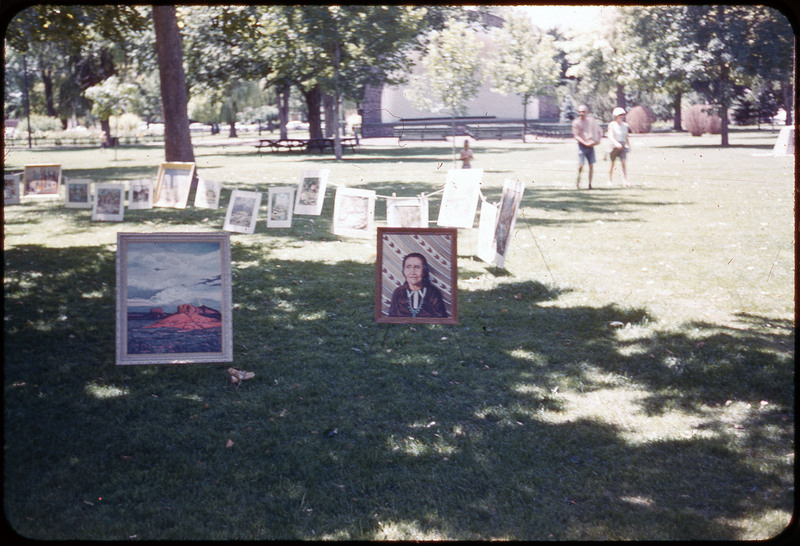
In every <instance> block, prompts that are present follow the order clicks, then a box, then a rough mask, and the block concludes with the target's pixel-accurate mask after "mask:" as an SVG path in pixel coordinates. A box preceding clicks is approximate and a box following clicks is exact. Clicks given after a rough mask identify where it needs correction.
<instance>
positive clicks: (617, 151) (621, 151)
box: [609, 148, 628, 161]
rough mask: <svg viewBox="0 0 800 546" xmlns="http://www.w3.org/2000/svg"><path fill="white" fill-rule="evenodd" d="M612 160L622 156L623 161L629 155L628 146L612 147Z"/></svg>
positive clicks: (610, 155)
mask: <svg viewBox="0 0 800 546" xmlns="http://www.w3.org/2000/svg"><path fill="white" fill-rule="evenodd" d="M609 157H610V158H611V161H614V160H615V159H617V158H620V159H621V160H622V161H625V159H626V158H627V157H628V149H627V148H611V153H610V154H609Z"/></svg>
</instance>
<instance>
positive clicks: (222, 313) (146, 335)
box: [116, 232, 233, 365]
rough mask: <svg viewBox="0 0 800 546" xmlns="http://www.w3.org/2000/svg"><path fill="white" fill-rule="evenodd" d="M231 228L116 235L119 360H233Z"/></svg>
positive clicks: (170, 361)
mask: <svg viewBox="0 0 800 546" xmlns="http://www.w3.org/2000/svg"><path fill="white" fill-rule="evenodd" d="M231 301H232V300H231V255H230V234H228V233H221V232H216V233H118V234H117V331H116V340H117V359H116V360H117V365H126V364H190V363H196V362H231V361H232V360H233V338H232V333H233V325H232V320H231Z"/></svg>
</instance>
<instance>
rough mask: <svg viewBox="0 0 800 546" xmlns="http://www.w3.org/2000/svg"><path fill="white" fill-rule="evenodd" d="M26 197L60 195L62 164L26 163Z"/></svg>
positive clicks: (24, 179)
mask: <svg viewBox="0 0 800 546" xmlns="http://www.w3.org/2000/svg"><path fill="white" fill-rule="evenodd" d="M23 181H24V190H23V196H24V197H58V196H59V192H60V189H61V165H25V170H24V178H23Z"/></svg>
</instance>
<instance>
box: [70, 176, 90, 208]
mask: <svg viewBox="0 0 800 546" xmlns="http://www.w3.org/2000/svg"><path fill="white" fill-rule="evenodd" d="M64 187H65V188H66V196H65V197H66V200H65V202H64V206H65V207H67V208H68V209H90V208H92V206H93V205H94V202H93V201H92V181H91V180H89V179H88V178H75V179H69V178H68V179H67V180H66V182H65V183H64Z"/></svg>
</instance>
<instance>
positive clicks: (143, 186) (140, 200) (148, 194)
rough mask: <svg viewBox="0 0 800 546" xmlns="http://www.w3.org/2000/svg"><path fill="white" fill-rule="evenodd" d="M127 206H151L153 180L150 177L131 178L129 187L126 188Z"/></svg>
mask: <svg viewBox="0 0 800 546" xmlns="http://www.w3.org/2000/svg"><path fill="white" fill-rule="evenodd" d="M128 208H129V209H152V208H153V180H152V179H151V178H139V179H137V180H131V182H130V189H129V190H128Z"/></svg>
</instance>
